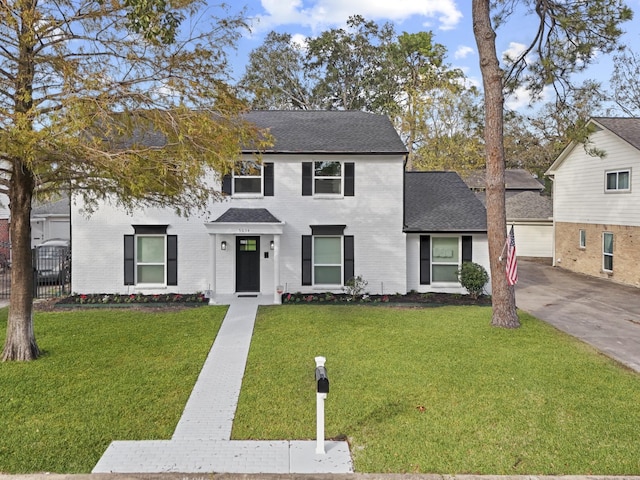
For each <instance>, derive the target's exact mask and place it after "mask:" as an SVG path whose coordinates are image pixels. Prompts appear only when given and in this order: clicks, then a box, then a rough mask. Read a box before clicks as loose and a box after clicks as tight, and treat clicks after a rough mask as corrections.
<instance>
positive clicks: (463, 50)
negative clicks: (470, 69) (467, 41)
mask: <svg viewBox="0 0 640 480" xmlns="http://www.w3.org/2000/svg"><path fill="white" fill-rule="evenodd" d="M473 52H475V50H474V49H473V48H471V47H468V46H466V45H460V46H459V47H458V48H457V49H456V51H455V53H454V54H453V58H456V59H460V58H466V57H468V56H469V55H471V54H472V53H473Z"/></svg>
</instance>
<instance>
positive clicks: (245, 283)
mask: <svg viewBox="0 0 640 480" xmlns="http://www.w3.org/2000/svg"><path fill="white" fill-rule="evenodd" d="M259 291H260V237H236V292H259Z"/></svg>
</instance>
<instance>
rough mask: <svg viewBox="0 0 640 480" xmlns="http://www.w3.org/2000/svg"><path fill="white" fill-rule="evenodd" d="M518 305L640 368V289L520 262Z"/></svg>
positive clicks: (613, 356)
mask: <svg viewBox="0 0 640 480" xmlns="http://www.w3.org/2000/svg"><path fill="white" fill-rule="evenodd" d="M516 304H517V306H518V308H520V309H522V310H524V311H526V312H529V313H530V314H532V315H533V316H535V317H537V318H539V319H541V320H544V321H545V322H547V323H550V324H551V325H554V326H555V327H556V328H558V329H560V330H562V331H564V332H566V333H569V334H570V335H573V336H574V337H578V338H580V339H581V340H583V341H584V342H586V343H589V344H591V345H593V346H594V347H596V348H597V349H598V350H600V351H601V352H603V353H604V354H606V355H608V356H610V357H612V358H614V359H616V360H618V361H619V362H622V363H623V364H625V365H627V366H628V367H630V368H632V369H634V370H636V371H638V372H640V289H639V288H635V287H626V286H622V285H618V284H616V283H612V282H609V281H606V280H603V279H599V278H593V277H588V276H586V275H581V274H575V273H571V272H568V271H566V270H562V269H559V268H554V267H551V266H549V265H545V264H542V263H538V262H534V261H526V260H520V259H519V260H518V284H517V286H516Z"/></svg>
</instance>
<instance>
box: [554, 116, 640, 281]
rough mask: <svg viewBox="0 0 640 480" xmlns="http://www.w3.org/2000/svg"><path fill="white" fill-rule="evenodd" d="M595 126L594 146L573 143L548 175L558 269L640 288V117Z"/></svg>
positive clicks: (598, 122) (598, 121)
mask: <svg viewBox="0 0 640 480" xmlns="http://www.w3.org/2000/svg"><path fill="white" fill-rule="evenodd" d="M589 127H591V128H592V133H591V134H590V135H589V142H588V144H586V145H583V144H580V143H572V144H570V145H569V146H568V147H567V148H566V149H565V150H564V151H563V152H562V153H561V154H560V156H559V157H558V158H557V159H556V161H555V162H554V163H553V165H551V167H550V168H549V170H548V171H547V173H546V174H547V175H549V176H550V177H551V179H552V180H553V203H554V205H553V216H554V239H555V241H554V252H553V254H554V257H553V261H554V265H556V266H559V267H562V268H566V269H568V270H572V271H575V272H580V273H584V274H587V275H592V276H597V277H604V278H610V279H612V280H614V281H617V282H620V283H625V284H629V285H635V286H640V268H639V267H638V264H637V261H638V259H640V189H639V188H638V186H640V118H592V119H591V120H590V121H589ZM593 148H595V149H597V150H599V151H600V152H602V153H603V154H604V155H602V156H600V155H595V154H593V153H592V152H590V149H593Z"/></svg>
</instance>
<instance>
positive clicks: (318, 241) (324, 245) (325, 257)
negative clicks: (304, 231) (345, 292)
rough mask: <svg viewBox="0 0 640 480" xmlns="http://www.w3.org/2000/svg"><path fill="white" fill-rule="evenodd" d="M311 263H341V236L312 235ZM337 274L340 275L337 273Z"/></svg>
mask: <svg viewBox="0 0 640 480" xmlns="http://www.w3.org/2000/svg"><path fill="white" fill-rule="evenodd" d="M313 241H314V244H313V263H314V264H315V265H319V264H320V265H342V238H341V237H314V239H313ZM338 276H340V275H339V274H338Z"/></svg>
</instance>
